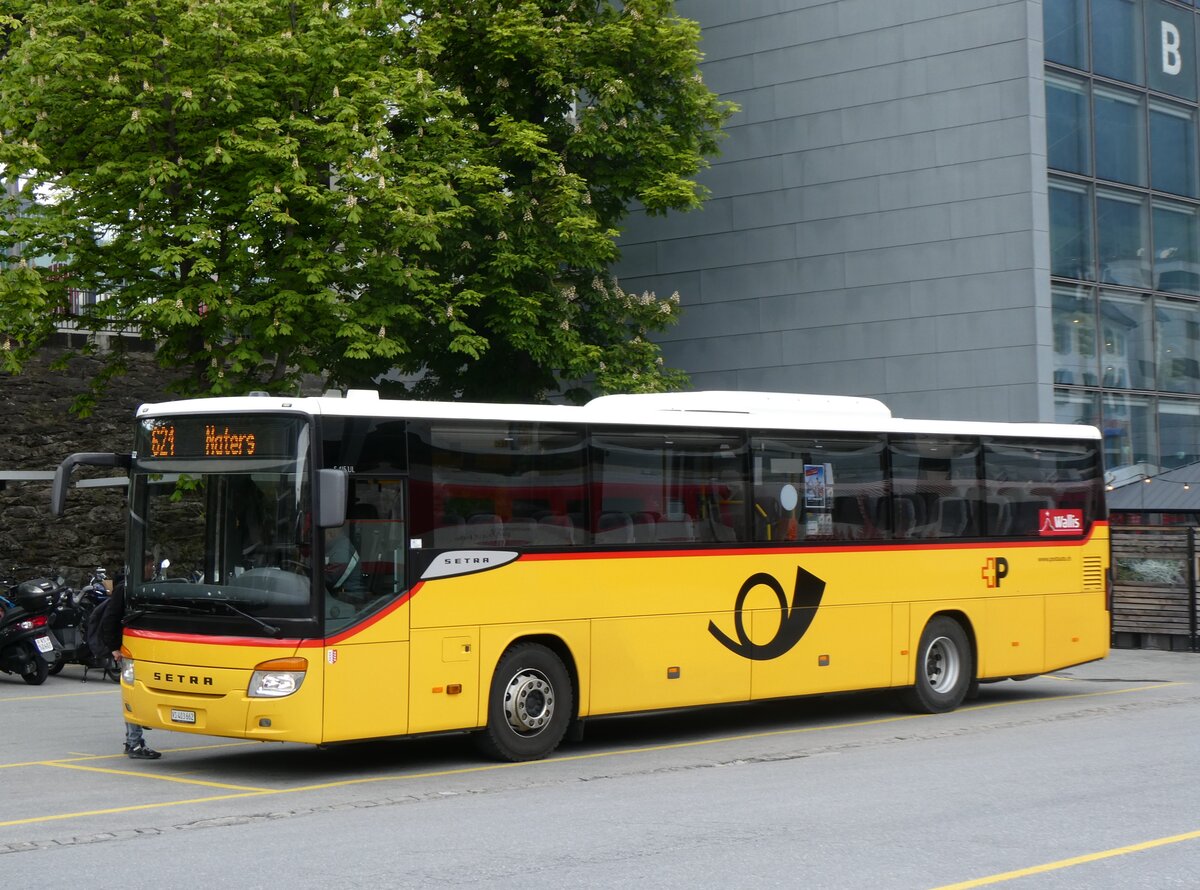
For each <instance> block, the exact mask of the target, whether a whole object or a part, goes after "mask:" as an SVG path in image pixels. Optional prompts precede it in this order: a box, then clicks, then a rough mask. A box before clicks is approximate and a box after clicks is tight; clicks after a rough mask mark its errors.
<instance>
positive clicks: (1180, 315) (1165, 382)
mask: <svg viewBox="0 0 1200 890" xmlns="http://www.w3.org/2000/svg"><path fill="white" fill-rule="evenodd" d="M1155 308H1156V312H1155V317H1156V319H1157V321H1158V388H1159V389H1161V390H1162V391H1164V392H1188V393H1200V305H1198V304H1196V303H1187V302H1184V301H1182V300H1163V299H1160V300H1158V301H1157V303H1156V306H1155Z"/></svg>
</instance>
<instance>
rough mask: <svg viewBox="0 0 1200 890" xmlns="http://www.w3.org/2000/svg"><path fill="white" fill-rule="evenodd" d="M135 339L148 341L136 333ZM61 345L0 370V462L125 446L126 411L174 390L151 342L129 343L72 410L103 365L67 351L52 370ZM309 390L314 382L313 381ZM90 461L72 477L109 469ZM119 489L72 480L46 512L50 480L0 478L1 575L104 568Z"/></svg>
mask: <svg viewBox="0 0 1200 890" xmlns="http://www.w3.org/2000/svg"><path fill="white" fill-rule="evenodd" d="M133 347H140V348H141V349H143V350H144V349H146V348H147V347H148V344H144V343H141V342H138V341H135V342H134V343H133ZM65 351H66V350H65V348H61V347H60V348H54V349H50V350H47V351H46V352H45V354H43V355H41V356H39V357H38V358H37V359H35V360H34V361H33V362H31V363H30V365H29V366H28V367H27V368H26V370H25V371H24V372H23V373H22V374H20V375H19V376H15V377H14V376H10V375H4V374H0V424H2V426H0V470H53V469H54V468H55V467H56V466H57V465H58V463H59V461H61V460H62V459H63V458H64V457H66V456H67V455H68V454H72V453H74V452H77V451H130V450H131V449H132V448H133V418H134V412H135V411H136V410H137V407H138V406H139V405H141V404H143V403H144V402H157V401H165V400H168V399H172V398H178V396H175V395H172V394H171V393H169V392H168V391H167V385H168V383H169V382H170V381H171V379H172V378H171V377H170V376H169V375H166V374H164V372H163V371H162V370H161V369H159V368H158V366H157V365H156V363H155V361H154V357H153V355H152V354H151V353H150V352H146V351H142V352H135V353H132V354H131V356H130V362H129V365H130V370H129V373H128V374H127V375H126V376H124V377H122V378H121V379H119V380H116V381H114V382H113V383H112V385H111V386H110V387H109V392H108V394H107V395H106V396H105V397H104V398H103V399H102V400H101V401H100V403H99V405H98V406H97V407H96V409H95V411H93V412H92V414H91V416H90V417H86V418H79V417H76V416H75V415H73V414H71V413H70V408H71V404H72V402H73V401H74V400H75V397H76V396H78V395H80V394H82V393H84V392H86V391H87V389H88V383H89V380H90V379H91V377H92V375H94V374H95V373H96V372H97V370H98V369H99V368H100V364H101V362H100V360H99V359H96V358H86V357H75V358H72V359H71V360H70V361H69V363H68V367H67V369H66V370H65V371H54V370H51V367H50V366H51V364H52V363H53V362H54V361H55V360H56V359H59V358H61V357H62V356H63V355H64V353H65ZM305 392H306V393H316V392H319V381H311V385H310V386H307V387H305ZM115 474H116V473H114V471H111V470H107V469H100V468H94V467H80V468H77V469H76V470H75V473H74V476H73V481H74V480H75V479H79V478H83V477H88V476H104V475H115ZM125 510H126V503H125V489H124V488H123V487H122V488H95V489H80V488H74V487H72V488H71V490H70V494H69V496H68V498H67V509H66V513H65V514H64V515H63V516H62V517H59V518H54V517H52V516H51V515H50V483H49V482H17V483H9V484H8V485H7V487H5V488H0V581H6V580H13V581H23V580H26V579H28V578H32V577H38V576H42V575H59V574H60V575H62V576H63V577H65V578H66V580H67V581H68V582H69V583H71V584H72V585H78V584H82V583H83V582H85V581H86V580H87V579H88V577H89V575H90V574H91V571H92V569H94V568H95V567H96V566H104V567H105V568H106V569H107V570H108V573H109V577H112V575H113V574H114V573H115V572H116V571H117V570H118V569H120V568H121V567H122V566H123V565H124V563H125V525H126V513H125Z"/></svg>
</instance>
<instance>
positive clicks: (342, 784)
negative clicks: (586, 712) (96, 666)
mask: <svg viewBox="0 0 1200 890" xmlns="http://www.w3.org/2000/svg"><path fill="white" fill-rule="evenodd" d="M1186 685H1188V684H1187V683H1186V682H1182V681H1181V682H1172V683H1158V684H1155V685H1154V686H1140V687H1132V688H1129V689H1106V690H1104V691H1102V692H1081V693H1075V694H1072V695H1055V696H1050V697H1049V698H1036V699H1034V698H1025V699H1017V700H1015V701H1008V702H996V703H994V704H987V705H972V706H970V707H966V708H960V709H959V711H983V710H988V709H990V708H1005V707H1012V706H1014V705H1022V704H1030V703H1037V702H1049V701H1066V700H1069V699H1075V698H1094V697H1097V696H1102V695H1122V694H1124V693H1127V692H1149V691H1151V690H1153V689H1162V688H1165V687H1169V686H1186ZM935 716H941V715H937V714H903V715H899V716H896V717H881V718H879V719H876V720H861V721H857V722H853V723H835V724H829V725H824V726H806V727H801V728H799V729H773V730H767V731H765V732H750V733H742V734H740V735H734V736H721V737H720V738H714V739H696V740H692V741H688V742H669V743H667V744H662V745H648V746H644V747H640V748H623V749H620V750H617V751H596V752H593V753H591V754H567V755H556V756H555V757H554V758H552V759H548V760H531V761H523V762H520V763H489V764H481V765H479V766H466V767H458V768H455V769H446V770H434V771H431V772H423V773H400V774H392V775H386V776H367V777H365V778H357V779H339V780H337V781H334V782H321V783H318V784H315V785H297V786H294V787H291V788H274V789H262V790H255V791H245V792H242V793H239V794H222V795H217V796H215V797H197V798H189V799H187V800H169V801H161V802H159V803H148V804H132V805H130V806H127V807H114V808H111V809H104V810H83V811H80V812H75V813H58V814H55V815H51V816H32V817H29V818H27V819H12V820H10V821H7V822H0V828H10V827H12V826H14V825H34V824H37V823H39V822H56V821H61V820H63V819H82V818H86V817H88V816H105V815H111V814H113V813H131V812H136V811H138V810H156V809H162V808H164V807H174V806H186V805H188V804H193V803H210V802H215V801H221V800H233V799H235V798H240V797H260V796H266V795H277V794H295V793H297V792H304V791H323V790H327V789H330V788H347V787H350V786H352V785H367V784H372V783H376V782H398V781H415V780H418V779H435V778H445V777H446V776H463V775H469V774H471V773H483V772H494V771H496V770H502V769H513V768H518V767H525V768H538V767H543V766H549V765H552V764H556V763H569V762H572V761H581V760H598V759H601V758H605V757H621V756H626V755H630V754H648V753H652V752H655V751H673V750H681V749H685V748H699V747H702V746H705V745H717V744H722V743H724V742H738V741H747V740H750V739H764V738H771V737H773V736H788V735H801V734H804V733H812V732H823V731H825V730H831V729H855V728H858V727H865V726H880V725H883V724H886V723H898V722H901V721H905V720H924V719H928V718H930V717H935ZM233 744H256V743H254V742H235V743H233ZM204 747H219V746H204ZM171 750H187V749H170V750H168V751H167V754H170V753H171ZM106 756H120V755H106ZM10 765H12V766H17V765H20V764H10ZM27 765H30V766H58V765H66V762H65V761H61V760H58V761H54V760H42V761H35V762H32V763H30V764H27ZM113 772H119V771H117V770H113ZM134 775H137V776H139V777H144V776H146V775H147V773H144V772H137V773H135V774H134ZM214 784H215V783H214ZM217 787H221V786H217ZM228 787H231V788H237V787H239V786H228Z"/></svg>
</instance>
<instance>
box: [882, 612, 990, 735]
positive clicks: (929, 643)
mask: <svg viewBox="0 0 1200 890" xmlns="http://www.w3.org/2000/svg"><path fill="white" fill-rule="evenodd" d="M974 677H975V664H974V658H973V657H972V654H971V643H970V641H969V640H968V639H967V633H966V631H964V630H963V628H962V625H961V624H959V623H958V622H957V621H955V620H954V619H953V618H947V617H946V616H944V615H938V616H936V617H934V618H933V619H931V620H930V622H929V623H928V624H927V625H925V630H924V631H922V633H921V643H920V645H919V646H918V647H917V672H916V683H915V684H914V685H913V686H912V687H911V688H909V689H905V690H904V691H903V692H902V693H901V694H900V700H901V702H902V703H903V704H904V706H905V707H906V708H907V709H908V710H910V711H915V712H917V713H918V714H942V713H945V712H946V711H953V710H954V709H955V708H957V707H958V706H959V705H960V704H962V702H963V699H964V698H966V696H967V692H968V691H969V689H970V687H971V681H972V680H973V679H974Z"/></svg>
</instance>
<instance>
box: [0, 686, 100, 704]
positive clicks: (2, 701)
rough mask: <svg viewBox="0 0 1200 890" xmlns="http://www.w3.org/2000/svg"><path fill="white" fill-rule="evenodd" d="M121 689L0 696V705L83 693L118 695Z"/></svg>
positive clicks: (70, 696) (74, 696) (69, 696)
mask: <svg viewBox="0 0 1200 890" xmlns="http://www.w3.org/2000/svg"><path fill="white" fill-rule="evenodd" d="M120 692H121V690H120V689H118V688H117V687H116V686H114V687H113V688H112V689H101V690H100V691H99V692H55V693H54V694H53V695H21V696H17V697H15V698H0V705H5V704H9V703H11V702H23V701H45V700H46V699H48V698H78V697H79V696H82V695H117V694H120Z"/></svg>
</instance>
